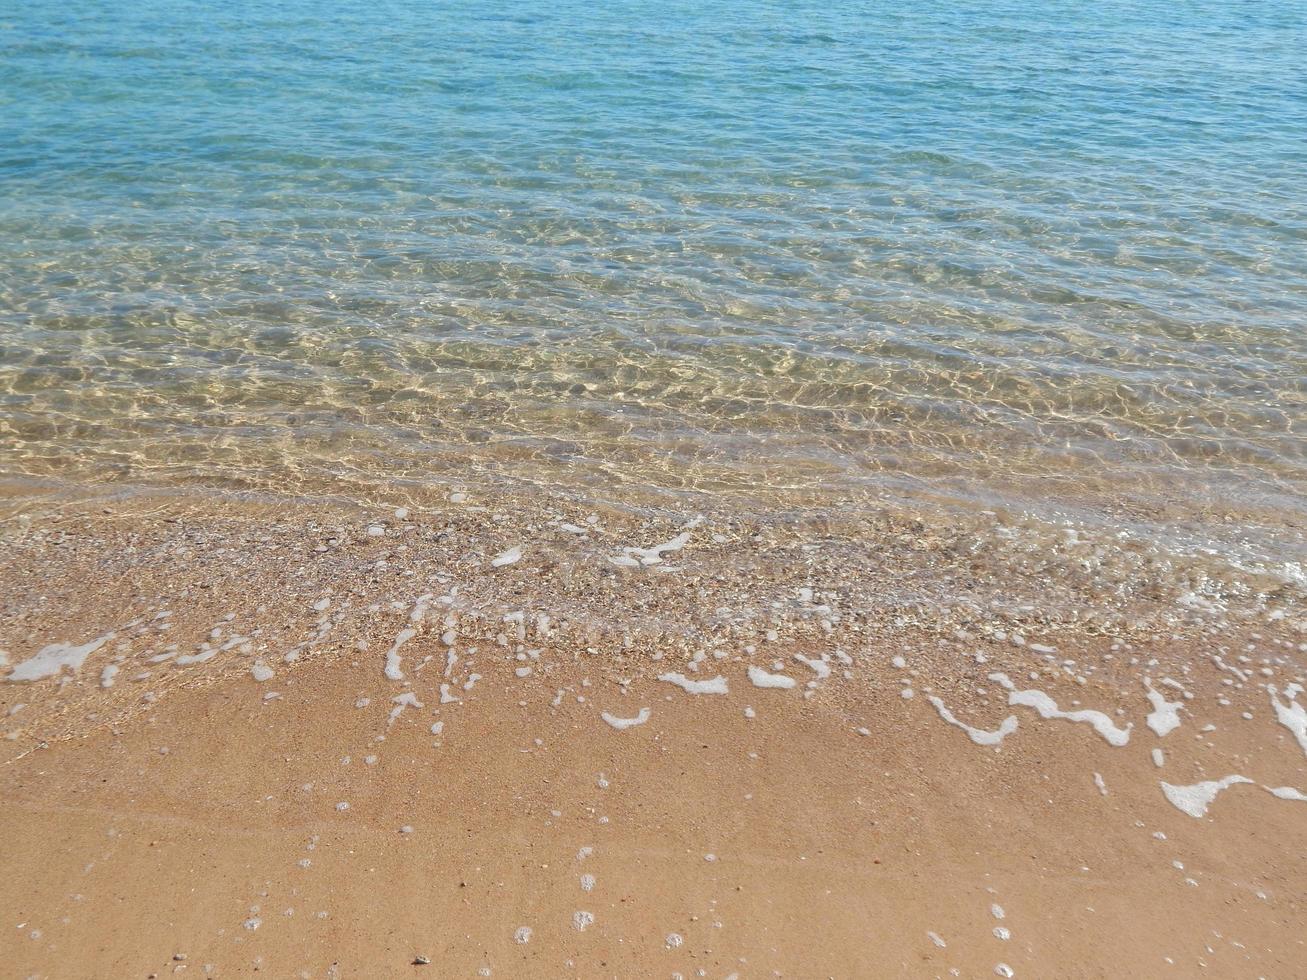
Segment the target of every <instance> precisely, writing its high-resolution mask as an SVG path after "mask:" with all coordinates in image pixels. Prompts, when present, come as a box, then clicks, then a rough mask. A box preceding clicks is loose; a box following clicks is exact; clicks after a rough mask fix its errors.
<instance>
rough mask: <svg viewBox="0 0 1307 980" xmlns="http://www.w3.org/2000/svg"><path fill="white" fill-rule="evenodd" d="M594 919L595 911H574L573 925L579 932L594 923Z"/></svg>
mask: <svg viewBox="0 0 1307 980" xmlns="http://www.w3.org/2000/svg"><path fill="white" fill-rule="evenodd" d="M594 920H595V917H594V913H593V912H582V911H577V912H573V913H572V925H573V926H574V927H575V928H576V931H577V932H585V930H586V929H587V928H588V927H589V926H591V925H593V924H594Z"/></svg>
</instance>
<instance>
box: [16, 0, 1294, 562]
mask: <svg viewBox="0 0 1307 980" xmlns="http://www.w3.org/2000/svg"><path fill="white" fill-rule="evenodd" d="M1304 64H1307V7H1305V6H1304V5H1303V4H1301V3H1296V2H1251V3H1233V4H1232V3H1228V2H1220V3H1217V2H1212V0H1198V2H1192V3H1185V4H1179V5H1177V4H1171V3H1162V2H1159V0H1145V2H1142V3H1139V2H1131V3H1119V2H1108V3H1100V4H1079V3H1063V2H1049V3H1040V4H1034V5H1032V4H1028V3H1015V2H990V0H986V2H983V3H982V2H978V0H970V2H961V3H958V2H949V3H942V2H940V3H924V4H911V5H909V4H899V5H887V4H876V3H861V2H847V3H838V4H832V3H813V2H809V0H801V2H795V3H787V4H783V5H782V4H769V3H762V2H753V0H722V2H717V3H711V4H708V3H699V2H694V3H690V2H672V3H666V2H660V3H635V2H614V3H606V4H584V3H578V2H575V0H552V2H549V3H544V2H539V0H517V2H513V3H502V2H500V3H493V2H492V3H447V4H413V3H396V2H393V0H379V2H369V3H352V2H351V3H337V4H310V3H306V2H303V0H292V2H290V3H280V4H271V3H266V2H255V3H243V4H233V5H213V4H208V3H198V2H192V3H186V2H180V3H179V2H150V0H123V2H119V3H113V4H110V3H107V2H85V0H73V2H70V3H66V4H60V5H54V6H52V5H46V4H29V5H16V4H11V5H9V6H8V7H7V8H5V9H3V10H2V11H0V453H2V456H0V464H2V465H3V468H4V470H6V471H7V472H9V473H18V474H33V475H52V474H62V475H71V476H75V477H77V478H95V479H106V478H113V479H126V480H132V481H145V482H149V481H153V480H184V481H196V480H198V481H203V482H211V483H216V484H219V485H228V486H256V487H273V488H281V489H291V490H300V489H309V488H323V487H330V486H333V485H342V486H343V485H346V484H348V485H350V486H355V485H367V486H377V485H384V484H385V483H386V482H387V481H392V480H402V481H404V482H405V483H406V484H409V485H421V484H424V483H431V484H448V483H452V482H459V481H469V480H473V479H477V478H486V479H492V480H500V481H504V482H509V483H518V484H543V485H546V486H556V487H565V486H566V487H581V488H586V489H587V491H588V492H603V493H617V492H619V487H627V488H632V489H633V490H634V489H635V488H652V489H654V490H660V489H661V490H664V491H669V492H681V491H685V490H702V491H713V492H718V493H737V494H743V493H746V492H748V493H758V492H760V491H764V490H765V491H766V492H767V493H770V494H773V495H776V496H778V497H781V498H786V499H791V498H792V499H795V500H802V501H810V500H812V499H816V498H815V496H814V495H815V494H817V493H818V492H821V493H833V494H837V495H844V496H852V497H858V496H859V495H861V496H862V497H864V498H872V499H888V498H898V499H912V498H914V497H915V498H923V499H924V498H931V499H938V500H945V501H950V502H953V503H963V504H967V505H971V506H980V507H984V506H992V505H993V504H994V503H995V502H1005V503H1016V504H1018V505H1019V506H1021V507H1035V508H1039V507H1044V508H1051V509H1054V510H1056V509H1058V508H1064V507H1076V508H1087V509H1088V510H1089V511H1091V512H1092V511H1094V510H1095V509H1097V510H1101V511H1103V512H1109V511H1111V512H1131V513H1135V514H1138V515H1148V516H1149V517H1150V518H1151V519H1154V520H1156V521H1159V522H1160V523H1161V524H1163V525H1165V524H1167V523H1168V522H1176V523H1177V524H1180V523H1187V524H1188V525H1193V524H1195V523H1197V524H1201V523H1202V522H1203V521H1204V520H1206V519H1208V518H1209V517H1210V516H1211V515H1213V514H1217V515H1219V516H1221V517H1222V518H1223V519H1225V518H1228V519H1232V520H1236V521H1237V522H1238V523H1239V525H1240V527H1246V526H1250V525H1257V526H1258V527H1259V528H1261V529H1262V530H1261V531H1259V532H1258V533H1263V532H1264V533H1265V534H1266V535H1267V540H1270V539H1272V538H1274V539H1277V540H1279V539H1280V538H1279V536H1280V535H1281V532H1283V531H1285V530H1286V529H1288V530H1293V529H1301V527H1302V525H1303V518H1304V511H1305V508H1304V503H1303V501H1304V489H1307V453H1305V452H1304V439H1303V436H1304V428H1303V427H1304V417H1305V416H1307V380H1305V379H1307V72H1304V71H1303V65H1304ZM1291 537H1292V535H1291ZM1293 540H1295V541H1296V540H1297V539H1296V538H1293ZM1295 546H1296V545H1295Z"/></svg>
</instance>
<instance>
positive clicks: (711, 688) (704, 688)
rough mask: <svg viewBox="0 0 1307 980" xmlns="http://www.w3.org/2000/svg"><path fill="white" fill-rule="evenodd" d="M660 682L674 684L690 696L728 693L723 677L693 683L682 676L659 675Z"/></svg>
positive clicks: (676, 674)
mask: <svg viewBox="0 0 1307 980" xmlns="http://www.w3.org/2000/svg"><path fill="white" fill-rule="evenodd" d="M658 679H659V680H660V681H666V682H667V683H668V684H675V685H676V686H677V687H679V688H681V690H683V691H688V692H689V693H691V694H729V693H730V691H729V689H728V688H727V686H726V678H725V677H714V678H712V679H711V680H706V681H695V680H691V679H690V678H688V677H686V676H685V675H684V674H678V673H670V674H659V675H658Z"/></svg>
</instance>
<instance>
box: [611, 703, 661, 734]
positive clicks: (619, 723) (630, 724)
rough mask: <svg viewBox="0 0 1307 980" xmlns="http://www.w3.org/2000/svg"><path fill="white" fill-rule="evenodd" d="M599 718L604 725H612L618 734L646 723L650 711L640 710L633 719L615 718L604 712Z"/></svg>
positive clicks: (646, 709)
mask: <svg viewBox="0 0 1307 980" xmlns="http://www.w3.org/2000/svg"><path fill="white" fill-rule="evenodd" d="M599 716H600V717H601V719H604V721H606V723H608V724H609V725H612V727H613V728H616V729H617V730H618V732H625V730H626V729H627V728H634V727H635V725H643V724H644V723H646V721H648V720H650V710H648V708H640V711H639V713H638V715H637V716H635V717H617V716H616V715H609V713H608V712H606V711H604V712H600V715H599Z"/></svg>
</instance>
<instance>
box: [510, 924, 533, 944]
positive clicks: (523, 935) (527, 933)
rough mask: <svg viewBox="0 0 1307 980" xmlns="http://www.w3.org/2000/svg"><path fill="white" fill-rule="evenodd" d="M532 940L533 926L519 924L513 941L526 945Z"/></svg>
mask: <svg viewBox="0 0 1307 980" xmlns="http://www.w3.org/2000/svg"><path fill="white" fill-rule="evenodd" d="M530 941H531V927H530V926H518V927H517V931H515V932H514V933H513V942H515V943H517V944H518V945H519V946H525V945H526V944H527V943H529V942H530Z"/></svg>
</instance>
